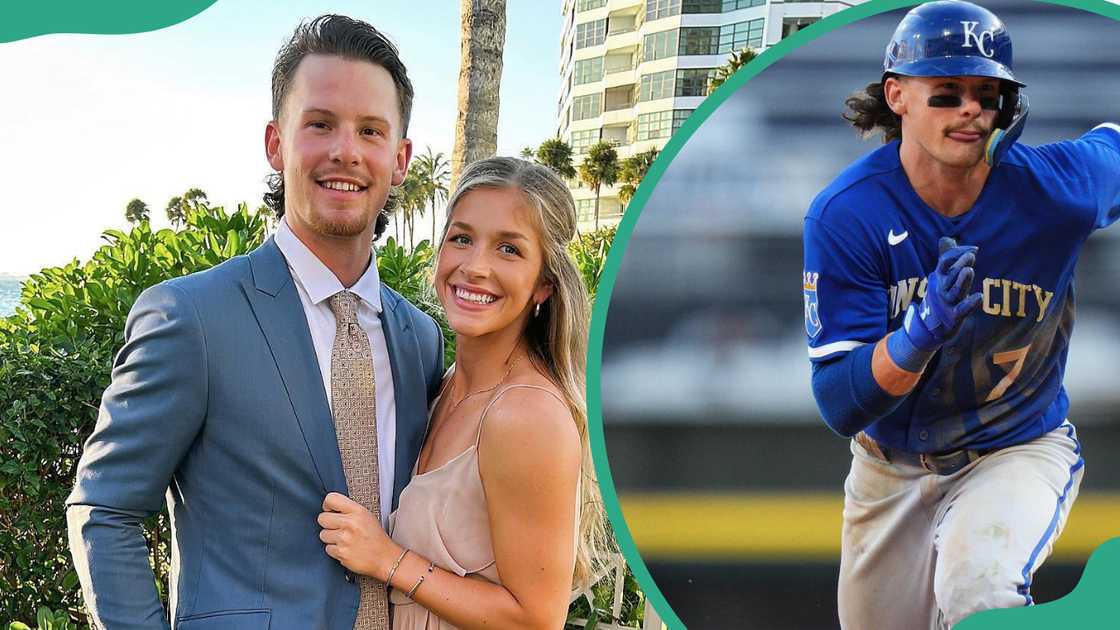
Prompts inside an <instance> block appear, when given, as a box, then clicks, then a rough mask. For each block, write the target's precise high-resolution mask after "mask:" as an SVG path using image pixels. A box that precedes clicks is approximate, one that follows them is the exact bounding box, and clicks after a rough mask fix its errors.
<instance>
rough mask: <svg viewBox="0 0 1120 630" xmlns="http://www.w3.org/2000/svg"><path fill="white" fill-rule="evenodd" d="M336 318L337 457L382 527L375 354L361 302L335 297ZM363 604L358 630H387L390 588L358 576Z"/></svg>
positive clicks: (354, 492) (353, 492) (353, 493)
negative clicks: (361, 319) (361, 315)
mask: <svg viewBox="0 0 1120 630" xmlns="http://www.w3.org/2000/svg"><path fill="white" fill-rule="evenodd" d="M330 308H331V312H333V313H334V317H335V323H336V328H335V335H334V345H333V346H332V347H331V405H332V408H333V409H332V410H333V412H334V430H335V433H336V434H337V435H338V452H339V453H340V454H341V455H342V469H343V471H344V472H345V473H346V486H347V487H348V488H349V490H350V498H351V499H353V500H355V501H357V502H358V503H360V504H362V506H363V507H365V508H366V509H367V510H369V511H370V512H372V513H373V517H374V518H375V519H377V521H378V523H380V522H381V497H380V484H379V482H378V473H377V406H376V398H375V391H376V384H375V382H374V374H373V352H372V350H371V349H370V345H369V337H368V336H366V332H365V331H364V330H362V327H361V326H360V325H359V324H358V296H357V295H355V294H353V293H351V292H349V291H339V292H338V293H335V294H334V295H332V296H331V297H330ZM358 585H359V586H361V589H362V590H361V593H362V594H361V599H360V600H359V604H358V618H357V619H356V620H355V621H354V630H387V629H388V627H389V602H388V598H387V594H386V590H385V585H384V584H382V583H381V582H378V581H377V580H375V579H373V578H371V577H367V576H364V575H362V576H358Z"/></svg>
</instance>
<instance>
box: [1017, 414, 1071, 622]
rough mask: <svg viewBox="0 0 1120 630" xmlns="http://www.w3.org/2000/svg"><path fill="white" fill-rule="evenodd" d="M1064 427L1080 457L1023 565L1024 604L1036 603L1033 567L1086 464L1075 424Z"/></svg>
mask: <svg viewBox="0 0 1120 630" xmlns="http://www.w3.org/2000/svg"><path fill="white" fill-rule="evenodd" d="M1062 427H1065V428H1066V435H1067V436H1069V439H1071V440H1073V444H1074V449H1073V452H1074V453H1075V454H1077V455H1078V458H1077V461H1076V462H1075V463H1074V464H1073V465H1072V466H1070V467H1069V480H1067V481H1066V485H1065V487H1064V488H1063V489H1062V494H1061V496H1059V497H1058V500H1057V502H1056V504H1055V505H1054V515H1053V516H1052V517H1050V525H1048V526H1047V527H1046V531H1045V532H1044V533H1043V534H1042V539H1041V540H1039V541H1038V544H1037V545H1035V547H1034V551H1032V552H1031V556H1030V558H1029V559H1028V560H1027V564H1026V566H1024V567H1023V573H1022V575H1023V585H1022V586H1020V587H1019V594H1020V595H1022V596H1023V599H1024V600H1025V601H1024V602H1023V605H1024V606H1030V605H1031V604H1033V603H1034V600H1033V599H1031V576H1030V571H1031V567H1033V566H1034V563H1035V561H1036V560H1037V559H1038V554H1040V553H1042V549H1043V547H1045V546H1046V543H1047V542H1049V541H1050V537H1051V536H1053V535H1054V530H1055V529H1057V528H1058V517H1059V516H1060V515H1061V513H1062V503H1064V502H1065V500H1066V497H1067V496H1068V495H1069V491H1070V488H1072V487H1073V476H1074V474H1076V473H1077V471H1078V470H1081V468H1082V466H1084V465H1085V460H1084V459H1082V458H1081V457H1080V455H1081V442H1080V441H1078V439H1077V437H1075V436H1074V434H1073V425H1072V424H1069V423H1066V424H1063V425H1062ZM1062 427H1058V428H1062Z"/></svg>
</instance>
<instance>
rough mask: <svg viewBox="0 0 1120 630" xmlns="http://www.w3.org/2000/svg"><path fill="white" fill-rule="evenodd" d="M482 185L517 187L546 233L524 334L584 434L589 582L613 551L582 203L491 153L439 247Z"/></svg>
mask: <svg viewBox="0 0 1120 630" xmlns="http://www.w3.org/2000/svg"><path fill="white" fill-rule="evenodd" d="M476 188H499V189H503V188H513V189H516V190H519V191H520V192H521V193H522V195H523V196H524V198H525V202H526V204H525V205H526V207H527V208H528V209H529V210H530V213H529V214H530V217H531V221H532V222H533V225H534V227H535V228H536V230H537V233H538V234H539V235H540V237H541V238H540V240H541V248H542V250H543V262H542V270H541V273H542V276H543V279H544V280H546V281H548V282H550V283H551V284H552V287H553V290H552V295H551V296H550V297H549V298H548V299H547V300H545V301H544V302H543V303H542V304H541V310H540V315H538V316H536V317H532V318H530V319H529V323H528V326H527V327H526V329H525V338H526V339H527V340H528V342H529V351H530V353H531V355H532V356H533V357H534V358H535V359H537V360H538V361H537V363H538V364H543V365H544V366H545V367H546V368H547V370H548V371H549V374H548V375H547V376H548V377H549V378H550V379H551V380H552V381H553V382H554V383H555V384H556V386H557V387H558V388H559V389H560V392H561V394H562V395H563V397H564V400H565V401H566V402H567V404H568V409H569V410H570V411H571V414H572V418H573V419H574V420H575V423H576V429H577V430H578V431H579V437H580V450H581V458H580V459H581V461H580V475H581V483H580V506H579V507H580V509H579V521H578V525H577V528H578V533H579V541H578V544H577V545H576V568H575V575H574V576H573V584H574V585H575V586H577V587H582V586H585V585H586V584H587V583H588V582H589V581H590V579H591V577H592V575H593V573H594V572H595V570H596V569H597V568H598V567H599V565H600V563H601V562H602V561H603V556H604V554H605V552H606V550H607V549H608V542H607V541H608V537H607V533H606V523H605V519H604V518H603V502H602V497H601V496H600V494H599V483H598V480H597V479H596V477H595V466H594V463H593V461H592V459H591V443H590V441H589V439H588V435H587V405H586V400H585V398H584V391H585V386H586V377H585V366H586V359H587V335H588V324H589V320H590V307H589V304H588V295H587V288H586V287H585V286H584V284H583V279H582V278H581V276H580V273H579V269H578V268H577V267H576V263H575V261H574V260H572V255H571V253H569V251H568V244H569V243H571V242H572V239H574V238H575V236H576V208H575V202H574V201H573V200H572V194H571V192H569V191H568V187H567V186H566V185H565V184H564V181H563V180H562V179H560V177H559V176H558V175H556V174H555V173H553V172H552V170H551V169H549V168H547V167H544V166H541V165H539V164H534V163H532V162H527V161H525V160H519V159H517V158H511V157H493V158H488V159H485V160H479V161H477V162H474V163H472V164H470V165H469V166H467V167H466V168H465V169H464V170H463V173H462V175H461V176H460V178H459V182H458V184H457V185H456V187H455V190H454V192H452V193H451V197H450V198H449V199H448V201H447V208H448V211H447V222H446V223H445V224H444V226H443V236H442V237H441V238H440V243H441V245H440V247H441V248H442V243H443V242H444V241H445V240H446V236H447V230H448V226H449V225H450V223H451V212H452V209H454V208H455V204H456V203H458V202H459V200H460V199H462V198H463V196H464V195H466V194H467V193H468V192H470V191H471V190H474V189H476Z"/></svg>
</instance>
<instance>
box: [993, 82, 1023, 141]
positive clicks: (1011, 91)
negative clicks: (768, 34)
mask: <svg viewBox="0 0 1120 630" xmlns="http://www.w3.org/2000/svg"><path fill="white" fill-rule="evenodd" d="M999 97H1000V98H999V115H997V116H996V121H995V123H996V127H997V128H999V129H1007V128H1008V127H1010V126H1011V123H1012V121H1014V120H1015V116H1016V114H1018V113H1019V108H1020V104H1021V103H1020V99H1019V86H1017V85H1015V84H1014V83H1010V82H1008V81H1000V86H999Z"/></svg>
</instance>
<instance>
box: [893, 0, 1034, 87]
mask: <svg viewBox="0 0 1120 630" xmlns="http://www.w3.org/2000/svg"><path fill="white" fill-rule="evenodd" d="M1011 66H1012V63H1011V36H1010V35H1008V34H1007V29H1006V28H1005V27H1004V25H1003V22H1002V21H1000V19H999V18H998V17H996V16H995V14H994V13H992V12H991V11H989V10H987V9H985V8H983V7H979V6H976V5H975V4H972V3H971V2H963V1H962V0H941V1H939V2H927V3H925V4H922V5H919V6H917V7H915V8H913V9H912V10H911V11H910V12H909V13H907V14H906V17H904V18H902V21H901V22H899V23H898V28H897V29H895V32H894V36H893V37H891V42H890V44H888V45H887V52H886V55H885V57H884V59H883V75H884V77H885V76H887V75H888V74H897V75H902V76H909V77H954V76H970V77H971V76H974V77H989V78H992V79H1000V80H1002V81H1008V82H1010V83H1012V84H1014V85H1015V86H1017V87H1023V85H1024V84H1023V83H1021V82H1019V81H1018V80H1016V79H1015V75H1014V74H1013V72H1012V70H1011Z"/></svg>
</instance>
